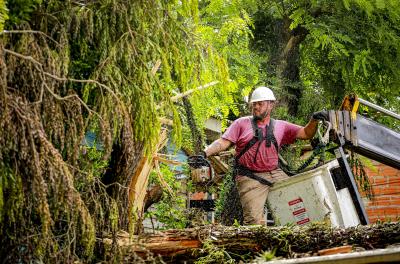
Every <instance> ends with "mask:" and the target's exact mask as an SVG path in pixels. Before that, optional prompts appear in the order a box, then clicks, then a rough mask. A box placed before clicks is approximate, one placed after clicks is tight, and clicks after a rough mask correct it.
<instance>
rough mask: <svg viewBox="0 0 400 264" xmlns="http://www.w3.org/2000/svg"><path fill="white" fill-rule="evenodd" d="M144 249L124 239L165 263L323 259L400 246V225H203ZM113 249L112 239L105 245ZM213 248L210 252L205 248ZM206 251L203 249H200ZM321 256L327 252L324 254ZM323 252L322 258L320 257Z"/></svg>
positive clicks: (166, 235)
mask: <svg viewBox="0 0 400 264" xmlns="http://www.w3.org/2000/svg"><path fill="white" fill-rule="evenodd" d="M140 241H141V243H140V245H138V244H137V243H135V242H133V241H131V240H129V234H122V235H120V236H119V240H118V244H119V245H120V246H121V247H122V248H125V249H127V248H129V249H130V250H128V251H130V252H131V253H132V252H135V254H138V255H140V256H142V257H145V256H146V254H148V252H151V253H152V254H155V255H158V254H159V255H161V256H162V257H163V259H164V260H165V261H171V262H183V261H188V262H190V261H193V260H194V259H196V258H199V257H204V256H207V255H208V254H211V253H212V252H214V253H215V252H216V251H224V252H225V254H228V255H230V256H231V257H232V258H236V257H238V256H241V255H244V254H249V253H250V255H253V256H255V255H257V254H258V253H260V252H262V251H272V250H274V249H275V250H276V252H275V256H280V257H285V258H293V257H303V256H310V255H322V252H324V251H321V250H324V249H328V248H333V247H339V246H343V245H351V246H353V247H362V248H364V249H367V250H369V249H376V248H385V247H386V246H388V245H391V244H395V243H399V242H400V223H383V224H376V225H369V226H358V227H353V228H347V229H344V228H331V227H328V226H327V225H322V224H319V225H317V224H314V225H308V226H303V227H301V226H283V227H265V226H241V227H226V226H202V227H197V228H191V229H185V230H167V231H164V232H162V233H158V234H153V235H149V236H147V237H144V238H142V239H141V240H140ZM104 242H105V243H106V244H110V243H111V241H110V240H105V241H104ZM204 243H207V245H208V246H207V247H204V248H203V249H201V247H202V246H203V245H204ZM200 249H201V250H200ZM319 251H321V252H319ZM320 253H321V254H320Z"/></svg>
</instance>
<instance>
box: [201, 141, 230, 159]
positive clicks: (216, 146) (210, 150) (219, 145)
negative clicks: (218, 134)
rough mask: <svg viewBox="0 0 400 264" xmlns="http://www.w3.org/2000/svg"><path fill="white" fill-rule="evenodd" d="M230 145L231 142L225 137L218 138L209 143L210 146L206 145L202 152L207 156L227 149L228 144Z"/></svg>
mask: <svg viewBox="0 0 400 264" xmlns="http://www.w3.org/2000/svg"><path fill="white" fill-rule="evenodd" d="M231 145H232V142H230V141H229V140H227V139H224V138H219V139H217V140H215V141H214V142H213V143H211V145H210V146H208V147H207V148H206V149H205V150H204V152H205V154H206V156H207V157H209V156H212V155H216V154H218V153H220V152H221V151H224V150H227V149H228V148H229V147H230V146H231Z"/></svg>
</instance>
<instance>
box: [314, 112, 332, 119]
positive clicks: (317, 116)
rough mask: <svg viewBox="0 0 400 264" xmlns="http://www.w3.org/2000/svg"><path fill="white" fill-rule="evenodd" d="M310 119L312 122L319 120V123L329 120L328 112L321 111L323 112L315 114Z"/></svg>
mask: <svg viewBox="0 0 400 264" xmlns="http://www.w3.org/2000/svg"><path fill="white" fill-rule="evenodd" d="M312 118H313V119H314V120H321V121H324V120H329V114H328V111H325V110H323V111H319V112H315V113H314V114H313V115H312Z"/></svg>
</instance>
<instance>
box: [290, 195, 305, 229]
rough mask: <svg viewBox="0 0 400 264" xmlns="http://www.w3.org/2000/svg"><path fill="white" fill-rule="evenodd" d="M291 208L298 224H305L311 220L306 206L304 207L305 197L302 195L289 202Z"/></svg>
mask: <svg viewBox="0 0 400 264" xmlns="http://www.w3.org/2000/svg"><path fill="white" fill-rule="evenodd" d="M288 204H289V207H290V210H291V211H292V214H293V217H294V219H295V221H296V224H298V225H304V224H306V223H308V222H310V218H309V217H308V215H307V211H306V208H305V207H304V203H303V199H301V198H300V197H299V198H297V199H294V200H291V201H289V202H288Z"/></svg>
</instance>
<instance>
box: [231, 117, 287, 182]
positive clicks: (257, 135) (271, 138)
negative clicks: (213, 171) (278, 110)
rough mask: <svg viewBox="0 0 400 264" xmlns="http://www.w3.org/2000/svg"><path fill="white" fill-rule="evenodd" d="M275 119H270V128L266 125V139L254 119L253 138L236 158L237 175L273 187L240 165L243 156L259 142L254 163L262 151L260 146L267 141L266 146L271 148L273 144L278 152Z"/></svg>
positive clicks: (252, 122)
mask: <svg viewBox="0 0 400 264" xmlns="http://www.w3.org/2000/svg"><path fill="white" fill-rule="evenodd" d="M274 124H275V122H274V119H272V118H271V119H270V122H269V126H268V125H266V126H265V128H266V135H265V137H264V135H263V131H262V129H261V128H259V127H258V125H257V122H256V120H255V119H254V118H251V125H252V128H253V134H254V136H253V138H252V139H251V140H250V141H249V142H248V143H247V144H246V146H245V147H244V148H243V149H242V151H240V153H239V154H238V155H237V156H236V157H235V170H236V174H239V175H243V176H247V177H249V178H251V179H253V180H257V181H259V182H260V183H262V184H265V185H268V186H272V183H271V182H270V181H268V180H266V179H264V178H261V177H259V176H257V175H255V174H254V173H253V171H251V170H250V169H249V168H247V167H245V166H243V165H241V164H240V163H239V159H240V158H241V157H242V156H243V154H244V153H246V152H247V151H248V150H249V149H250V148H251V147H252V146H254V145H255V144H256V143H257V142H258V146H257V150H256V154H255V155H254V162H256V158H257V155H258V152H259V149H260V146H261V144H262V141H263V140H265V142H266V146H267V147H271V142H272V143H273V144H274V147H275V149H276V151H277V152H278V150H279V147H278V142H277V141H276V138H275V135H274Z"/></svg>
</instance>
